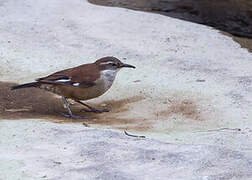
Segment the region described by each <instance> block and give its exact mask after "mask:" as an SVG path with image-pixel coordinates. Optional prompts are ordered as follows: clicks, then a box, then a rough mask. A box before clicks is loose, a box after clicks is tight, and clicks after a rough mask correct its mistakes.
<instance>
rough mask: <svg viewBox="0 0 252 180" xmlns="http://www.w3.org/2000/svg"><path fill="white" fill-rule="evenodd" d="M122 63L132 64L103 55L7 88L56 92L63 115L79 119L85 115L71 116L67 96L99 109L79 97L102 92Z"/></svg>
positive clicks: (90, 96)
mask: <svg viewBox="0 0 252 180" xmlns="http://www.w3.org/2000/svg"><path fill="white" fill-rule="evenodd" d="M124 67H128V68H135V67H134V66H132V65H129V64H124V63H122V62H121V61H120V60H119V59H117V58H115V57H103V58H101V59H98V60H97V61H95V62H94V63H90V64H83V65H81V66H78V67H74V68H70V69H65V70H62V71H58V72H56V73H53V74H51V75H49V76H46V77H42V78H39V79H36V82H31V83H27V84H22V85H18V86H13V87H12V88H11V89H12V90H15V89H21V88H30V87H36V88H40V89H44V90H47V91H50V92H52V93H55V94H58V95H60V96H61V97H62V100H63V102H64V104H65V105H66V107H67V110H68V114H64V113H62V114H63V115H64V116H65V117H69V118H73V119H80V118H87V117H86V116H75V115H73V114H72V111H71V109H70V107H69V103H68V101H67V99H68V98H69V99H73V100H74V101H75V102H78V103H80V104H82V105H84V106H86V107H87V108H89V112H96V113H102V112H106V111H107V110H98V109H95V108H93V107H91V106H89V105H87V104H85V103H83V102H81V100H88V99H93V98H96V97H98V96H101V95H102V94H104V93H105V92H106V91H107V90H108V89H109V88H110V87H111V86H112V84H113V82H114V79H115V76H116V74H117V72H118V71H119V70H120V69H121V68H124Z"/></svg>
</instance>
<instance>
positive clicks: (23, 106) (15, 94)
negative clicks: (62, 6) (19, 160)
mask: <svg viewBox="0 0 252 180" xmlns="http://www.w3.org/2000/svg"><path fill="white" fill-rule="evenodd" d="M15 85H18V84H16V83H12V82H0V118H1V119H7V120H19V119H45V120H49V121H53V122H60V123H63V122H84V121H85V122H87V123H88V124H91V125H102V126H109V127H112V128H116V129H127V127H135V128H136V129H137V126H134V125H135V124H137V123H139V121H142V119H134V118H130V119H127V118H126V119H125V118H121V117H120V116H119V115H118V114H120V113H121V112H127V111H129V106H128V105H129V104H130V103H134V102H138V101H141V100H143V99H144V98H143V97H141V96H133V97H132V98H125V99H120V100H107V101H103V102H101V103H99V104H90V105H92V106H95V107H97V108H99V109H101V108H103V107H101V106H100V105H101V104H106V105H107V107H106V108H108V109H110V112H106V113H102V114H95V113H90V112H83V111H82V110H83V109H84V107H83V106H81V105H79V104H74V105H72V106H71V109H72V112H73V114H75V115H84V116H88V117H89V119H84V120H83V119H79V120H76V119H70V118H65V117H63V116H62V115H61V112H67V111H66V109H65V108H64V106H63V102H62V100H61V98H59V97H58V96H56V95H54V94H52V93H50V92H47V91H44V90H40V89H37V88H27V89H20V90H11V87H12V86H15ZM146 125H148V123H147V122H146ZM139 128H140V129H145V128H143V127H139ZM146 128H147V126H146Z"/></svg>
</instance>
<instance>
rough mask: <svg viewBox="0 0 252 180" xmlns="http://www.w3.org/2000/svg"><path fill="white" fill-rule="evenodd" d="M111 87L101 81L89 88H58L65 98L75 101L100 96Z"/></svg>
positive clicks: (109, 84)
mask: <svg viewBox="0 0 252 180" xmlns="http://www.w3.org/2000/svg"><path fill="white" fill-rule="evenodd" d="M111 85H112V83H105V82H103V81H100V82H97V83H96V84H95V85H94V86H91V87H70V86H62V87H58V88H59V91H60V92H61V94H62V95H63V96H65V97H67V98H71V99H76V100H88V99H93V98H96V97H98V96H101V95H102V94H104V93H105V92H106V91H107V90H108V89H109V88H110V87H111Z"/></svg>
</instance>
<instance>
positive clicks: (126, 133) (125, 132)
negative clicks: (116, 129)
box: [124, 131, 145, 138]
mask: <svg viewBox="0 0 252 180" xmlns="http://www.w3.org/2000/svg"><path fill="white" fill-rule="evenodd" d="M124 134H125V135H127V136H130V137H136V138H145V136H138V135H132V134H129V133H128V132H127V131H124Z"/></svg>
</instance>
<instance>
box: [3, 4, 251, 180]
mask: <svg viewBox="0 0 252 180" xmlns="http://www.w3.org/2000/svg"><path fill="white" fill-rule="evenodd" d="M0 17H1V18H0V80H1V82H0V119H1V120H0V128H1V131H0V143H1V144H0V145H1V146H0V152H1V153H0V159H1V161H0V163H1V164H0V179H39V178H41V179H45V178H47V179H70V177H71V178H72V179H95V178H97V179H105V178H109V179H113V178H114V179H142V178H143V177H144V178H145V179H153V178H154V179H167V178H170V179H185V178H186V179H251V147H252V135H251V133H252V132H251V127H252V121H251V118H252V108H251V105H252V93H251V89H252V72H251V67H252V54H251V53H249V52H248V51H247V50H246V49H243V48H241V47H240V45H239V44H237V43H235V42H234V41H233V40H232V39H231V38H230V37H227V36H224V35H222V34H220V33H219V32H218V31H217V30H214V29H212V28H209V27H206V26H202V25H198V24H193V23H189V22H185V21H181V20H177V19H173V18H168V17H165V16H162V15H157V14H150V13H144V12H136V11H131V10H127V9H121V8H109V7H98V6H95V5H91V4H89V3H88V2H87V1H84V0H76V1H68V0H51V1H46V0H44V1H36V2H35V1H33V0H27V1H21V0H8V1H4V0H1V1H0ZM108 55H113V56H116V57H118V58H120V59H122V60H123V61H124V62H126V63H129V64H133V65H135V66H136V67H137V68H136V70H124V71H122V72H120V73H119V74H118V77H117V79H116V82H115V84H114V85H113V86H112V88H111V90H109V91H108V92H107V93H106V94H105V95H104V96H102V97H100V98H97V99H95V100H91V101H89V102H88V103H90V104H91V105H93V106H96V107H106V106H108V107H109V108H111V112H110V113H106V114H102V115H93V114H87V115H88V116H90V117H91V118H90V119H89V120H86V121H87V123H88V124H89V125H90V126H91V127H92V128H108V129H114V130H128V131H129V132H130V133H136V134H140V135H146V137H147V139H137V138H129V137H126V136H125V135H123V133H122V132H120V131H119V132H114V131H112V130H98V129H92V128H91V129H87V128H84V127H82V125H81V123H80V121H78V122H77V123H74V122H75V121H71V120H67V119H64V118H62V117H61V116H59V115H58V114H59V112H61V111H64V109H63V107H62V106H61V102H60V101H59V99H57V98H55V97H54V96H52V95H50V94H48V93H43V92H42V91H40V90H35V89H27V90H24V91H15V92H13V91H10V86H11V85H13V83H24V82H29V81H33V80H34V79H36V78H38V77H41V76H44V75H47V74H49V73H52V72H55V71H57V70H61V69H64V68H69V67H73V66H76V65H80V64H84V63H89V62H93V61H94V60H96V59H97V58H100V57H102V56H108ZM7 81H10V82H12V84H11V83H7ZM80 110H81V107H79V106H76V105H73V111H74V112H75V113H76V112H80ZM15 120H16V121H15ZM42 120H43V121H42ZM48 121H52V122H61V124H55V123H52V122H48ZM64 123H66V124H64ZM148 138H151V139H157V140H160V141H157V140H151V139H148ZM161 141H166V142H169V143H171V144H168V143H164V142H161ZM186 144H187V145H186ZM2 172H3V173H2Z"/></svg>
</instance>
